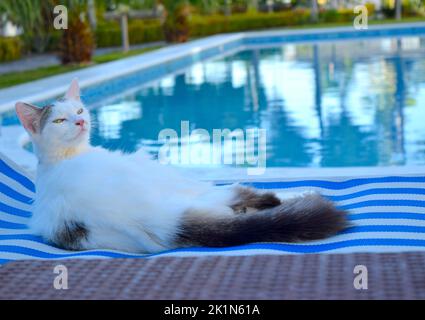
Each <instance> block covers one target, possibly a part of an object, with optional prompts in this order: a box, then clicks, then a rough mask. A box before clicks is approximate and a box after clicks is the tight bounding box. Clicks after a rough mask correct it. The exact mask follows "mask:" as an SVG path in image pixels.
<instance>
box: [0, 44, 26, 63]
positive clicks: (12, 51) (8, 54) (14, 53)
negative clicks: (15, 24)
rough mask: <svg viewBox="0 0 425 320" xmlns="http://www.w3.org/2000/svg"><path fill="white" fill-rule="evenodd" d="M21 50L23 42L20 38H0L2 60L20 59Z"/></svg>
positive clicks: (0, 56) (0, 58) (0, 60)
mask: <svg viewBox="0 0 425 320" xmlns="http://www.w3.org/2000/svg"><path fill="white" fill-rule="evenodd" d="M21 52H22V42H21V40H20V39H19V38H0V62H5V61H12V60H18V59H19V58H20V57H21Z"/></svg>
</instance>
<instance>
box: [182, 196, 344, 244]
mask: <svg viewBox="0 0 425 320" xmlns="http://www.w3.org/2000/svg"><path fill="white" fill-rule="evenodd" d="M348 226H349V224H348V222H347V217H346V213H345V212H344V211H341V210H338V209H336V208H335V206H334V205H333V204H332V203H331V202H329V201H327V200H326V199H324V198H322V197H321V196H320V195H318V194H308V195H305V196H302V197H297V198H294V199H289V200H285V201H283V202H282V204H281V205H279V206H277V207H274V208H271V209H266V210H262V211H259V212H256V213H246V214H239V215H235V216H233V217H229V218H222V217H221V218H217V217H210V216H206V217H205V216H201V215H197V214H196V212H188V214H187V215H186V216H185V218H184V219H183V221H182V223H181V225H180V230H179V232H178V234H177V239H176V243H177V244H178V245H179V246H182V245H183V246H193V245H198V246H207V247H227V246H236V245H242V244H247V243H252V242H301V241H308V240H318V239H324V238H327V237H330V236H332V235H335V234H336V233H337V232H339V231H341V230H343V229H345V228H346V227H348Z"/></svg>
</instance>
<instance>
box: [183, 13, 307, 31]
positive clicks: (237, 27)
mask: <svg viewBox="0 0 425 320" xmlns="http://www.w3.org/2000/svg"><path fill="white" fill-rule="evenodd" d="M309 21H310V11H309V10H303V9H298V10H294V11H283V12H276V13H244V14H234V15H231V16H228V17H226V16H223V15H213V16H193V17H192V18H191V20H190V25H191V28H190V29H191V36H192V37H203V36H208V35H212V34H216V33H224V32H237V31H245V30H260V29H268V28H279V27H287V26H295V25H302V24H306V23H308V22H309Z"/></svg>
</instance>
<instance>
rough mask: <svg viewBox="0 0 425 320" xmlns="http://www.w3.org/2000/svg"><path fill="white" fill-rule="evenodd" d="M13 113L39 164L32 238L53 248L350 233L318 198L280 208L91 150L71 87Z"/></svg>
mask: <svg viewBox="0 0 425 320" xmlns="http://www.w3.org/2000/svg"><path fill="white" fill-rule="evenodd" d="M16 111H17V114H18V116H19V119H20V120H21V122H22V124H23V126H24V127H25V128H26V130H27V131H28V132H29V134H30V136H31V138H32V142H33V146H34V150H35V153H36V155H37V157H38V160H39V165H38V171H37V180H36V197H35V201H34V205H33V216H32V218H31V220H30V228H31V229H32V231H33V232H34V233H35V234H39V235H41V236H43V237H44V238H45V239H46V240H47V241H50V242H53V243H54V244H56V245H57V246H59V247H62V248H65V249H70V250H82V249H99V248H102V249H116V250H122V251H129V252H158V251H161V250H165V249H171V248H176V247H182V246H193V245H197V246H215V247H222V246H231V245H240V244H244V243H250V242H261V241H268V242H270V241H286V242H293V241H305V240H313V239H321V238H325V237H328V236H331V235H333V234H335V233H337V232H338V231H340V230H342V229H344V228H345V227H346V226H347V222H346V215H345V213H344V212H342V211H339V210H337V209H336V208H335V207H334V206H333V205H332V204H331V203H330V202H328V201H326V200H324V199H323V198H322V197H320V196H319V195H317V194H310V195H305V196H302V197H298V198H294V199H290V200H285V201H284V202H283V203H282V202H281V200H279V199H278V198H277V197H276V196H275V195H274V194H272V193H260V192H258V191H256V190H254V189H248V188H245V187H241V186H238V185H235V186H230V187H215V186H213V185H212V184H210V183H206V182H201V181H193V180H191V179H188V178H186V177H184V176H182V175H180V173H179V172H177V171H176V170H175V169H173V168H171V167H166V166H162V165H160V164H158V163H157V162H156V161H153V160H150V159H149V157H148V156H147V155H143V154H141V152H138V153H137V155H123V154H121V153H118V152H110V151H108V150H105V149H102V148H95V147H92V146H91V145H90V139H89V138H90V128H91V121H90V114H89V112H88V111H87V110H86V108H85V107H84V105H83V103H82V102H81V99H80V89H79V86H78V82H77V81H76V80H74V81H73V82H72V84H71V86H70V88H69V90H68V92H67V93H66V95H65V97H64V98H63V99H59V100H58V101H56V102H55V103H54V104H52V105H49V106H45V107H43V108H38V107H36V106H33V105H30V104H26V103H22V102H19V103H17V104H16ZM136 158H137V161H135V160H136Z"/></svg>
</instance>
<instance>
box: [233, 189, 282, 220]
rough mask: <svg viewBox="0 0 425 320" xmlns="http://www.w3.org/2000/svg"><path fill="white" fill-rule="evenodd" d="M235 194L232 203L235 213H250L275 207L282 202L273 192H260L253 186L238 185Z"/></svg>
mask: <svg viewBox="0 0 425 320" xmlns="http://www.w3.org/2000/svg"><path fill="white" fill-rule="evenodd" d="M234 191H235V196H234V198H233V200H232V203H231V204H230V207H231V208H232V209H233V211H234V213H238V214H239V213H250V212H257V211H258V210H264V209H269V208H274V207H276V206H278V205H280V204H281V201H280V199H279V198H278V197H277V196H276V195H275V194H274V193H273V192H259V191H257V190H255V189H252V188H247V187H242V186H236V187H235V189H234Z"/></svg>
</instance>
